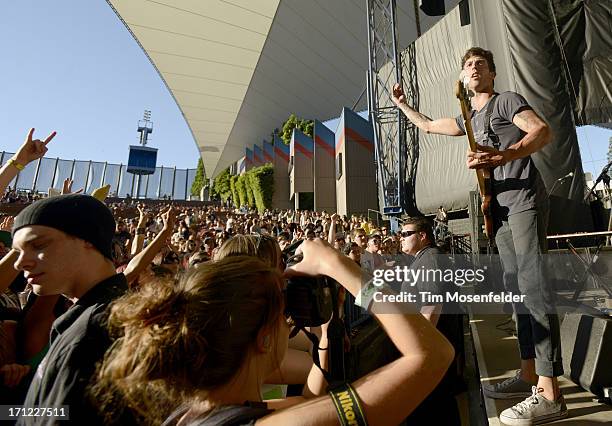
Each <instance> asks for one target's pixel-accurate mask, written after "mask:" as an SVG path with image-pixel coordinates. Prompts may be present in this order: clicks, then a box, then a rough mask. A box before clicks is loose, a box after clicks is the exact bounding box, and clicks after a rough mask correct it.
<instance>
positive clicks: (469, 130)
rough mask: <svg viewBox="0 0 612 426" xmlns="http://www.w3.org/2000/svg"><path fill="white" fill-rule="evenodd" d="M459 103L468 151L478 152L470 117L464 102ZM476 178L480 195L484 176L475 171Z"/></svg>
mask: <svg viewBox="0 0 612 426" xmlns="http://www.w3.org/2000/svg"><path fill="white" fill-rule="evenodd" d="M460 103H461V115H462V116H463V124H464V126H465V134H466V136H467V138H468V143H469V145H470V150H471V151H473V152H476V151H477V150H478V145H477V144H476V139H474V130H473V129H472V119H471V117H470V113H469V109H468V106H467V105H466V103H465V101H460ZM476 177H477V179H478V189H479V190H480V194H484V193H485V182H484V176H483V174H482V171H481V170H478V169H477V170H476Z"/></svg>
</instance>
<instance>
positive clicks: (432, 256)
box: [402, 245, 463, 392]
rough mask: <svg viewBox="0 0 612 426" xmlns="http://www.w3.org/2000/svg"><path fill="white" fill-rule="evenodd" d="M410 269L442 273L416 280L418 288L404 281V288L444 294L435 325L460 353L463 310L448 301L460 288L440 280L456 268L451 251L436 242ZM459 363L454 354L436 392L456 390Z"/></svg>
mask: <svg viewBox="0 0 612 426" xmlns="http://www.w3.org/2000/svg"><path fill="white" fill-rule="evenodd" d="M410 269H413V270H418V269H422V270H423V271H426V270H429V271H441V272H442V274H441V275H440V274H435V273H431V274H429V275H428V279H426V280H425V279H424V280H419V281H417V282H416V283H415V286H414V287H415V288H409V286H410V284H409V283H404V284H402V291H408V292H410V293H415V290H416V292H429V293H431V294H435V295H442V296H444V300H445V302H444V303H442V310H441V312H440V316H439V318H438V323H437V324H436V328H437V329H438V330H439V331H440V333H442V334H443V335H444V337H446V338H447V339H448V340H449V342H451V344H452V345H453V347H454V348H455V353H456V354H460V353H461V352H463V326H462V323H461V321H462V319H461V314H460V312H461V310H460V307H459V305H458V304H457V303H456V302H449V301H447V299H446V292H456V291H459V287H457V286H456V285H455V284H454V283H452V282H446V281H444V279H440V278H441V277H442V278H443V277H444V275H445V272H446V271H449V270H453V269H454V268H453V266H452V264H451V262H450V259H449V257H448V254H446V253H444V252H443V251H442V250H440V249H439V248H438V247H436V246H434V245H431V246H429V247H425V248H423V249H422V250H421V251H419V252H418V253H417V254H416V256H415V258H414V261H413V262H412V264H411V265H410ZM419 294H420V293H417V295H419ZM418 304H419V306H421V307H422V306H427V305H434V304H437V303H427V301H425V302H423V301H421V300H420V299H419V302H418ZM456 363H457V358H456V356H455V360H453V363H452V364H451V366H450V367H449V369H448V371H447V372H446V374H445V376H444V378H443V379H442V381H441V382H440V384H439V385H438V386H437V387H436V391H438V392H453V391H454V390H455V389H456V385H457V381H458V377H457V373H456V371H457V364H456Z"/></svg>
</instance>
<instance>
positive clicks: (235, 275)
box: [0, 48, 568, 425]
mask: <svg viewBox="0 0 612 426" xmlns="http://www.w3.org/2000/svg"><path fill="white" fill-rule="evenodd" d="M462 69H463V72H464V73H465V75H467V77H468V81H469V82H470V83H469V84H470V90H472V91H473V92H474V93H475V95H474V97H473V98H472V107H473V108H474V109H475V111H474V123H475V124H474V127H475V128H476V129H477V130H478V131H479V133H478V134H479V136H483V135H484V136H485V137H484V138H483V139H481V140H479V142H481V143H482V145H481V146H480V148H481V149H482V150H481V151H479V152H471V151H470V152H468V167H470V168H476V169H478V168H482V167H492V168H494V169H495V179H497V181H496V182H498V183H500V182H501V184H503V182H504V180H506V178H508V179H510V180H512V179H519V178H521V179H525V180H527V181H529V185H527V186H525V187H523V186H521V187H516V186H511V187H509V188H506V187H503V185H501V184H499V185H498V186H497V187H496V189H495V190H496V191H497V192H496V193H495V197H496V198H495V202H494V203H493V210H497V213H498V215H497V218H498V221H499V223H497V224H496V231H495V232H496V234H495V240H496V243H497V246H498V247H499V251H500V255H502V263H503V265H502V266H503V269H504V283H505V285H506V286H507V288H512V286H513V285H514V286H515V287H516V286H518V287H519V288H520V289H522V290H527V295H528V296H529V298H528V299H526V302H525V307H523V309H524V310H523V311H522V312H524V313H521V314H517V328H518V339H519V342H520V350H521V352H520V355H521V370H520V371H519V372H518V373H517V375H516V377H515V378H512V379H509V380H506V381H504V382H501V383H498V384H496V385H495V386H492V387H486V388H484V389H483V390H484V393H485V395H487V396H488V397H491V398H512V397H516V396H527V399H526V400H525V401H523V402H520V403H518V404H516V405H515V406H513V407H511V408H509V409H507V410H505V411H504V412H502V413H501V415H500V418H501V420H502V421H503V422H504V423H506V424H532V423H538V422H548V421H552V420H555V419H558V418H562V417H565V416H567V414H568V412H567V408H566V407H565V402H564V400H563V397H562V395H561V393H560V390H559V386H558V382H557V377H558V376H559V375H561V374H562V364H561V356H560V341H559V326H558V319H557V318H556V316H555V315H550V314H546V312H550V311H549V310H547V309H546V308H547V306H546V303H547V300H548V299H547V294H548V291H549V289H548V288H547V287H544V284H543V283H545V282H546V280H544V279H540V278H543V276H542V275H543V274H544V270H543V268H542V267H541V266H540V265H539V264H538V259H539V258H540V254H541V253H542V252H544V251H545V246H544V243H545V230H546V218H547V211H546V205H545V204H542V200H541V197H540V196H541V194H542V191H541V188H542V187H543V183H542V180H541V177H540V175H539V173H538V171H537V169H536V168H535V165H534V164H533V162H532V160H531V158H530V154H531V153H533V152H535V151H537V150H539V149H540V148H542V147H543V146H544V145H546V144H547V143H548V142H549V140H550V135H549V129H548V127H547V126H546V124H545V123H544V122H543V121H542V120H541V119H540V118H539V117H538V116H537V114H536V113H535V112H534V111H533V109H532V108H531V107H530V106H529V105H528V104H527V102H526V101H525V100H524V99H523V98H522V97H521V96H520V95H518V94H516V93H512V92H505V93H503V94H500V95H497V94H496V93H495V92H494V90H493V81H494V78H495V65H494V62H493V56H492V54H491V52H488V51H486V50H483V49H480V48H472V49H470V50H468V52H466V54H465V56H464V57H463V58H462ZM393 101H394V102H395V104H396V105H397V107H398V108H399V109H400V110H401V111H403V113H404V114H405V115H406V116H407V117H408V119H409V120H410V121H412V122H413V123H414V124H415V125H416V126H418V127H419V128H421V129H422V130H424V131H427V132H428V133H429V132H432V133H441V134H446V135H451V136H460V135H464V134H465V132H466V130H465V128H464V127H463V126H464V122H463V120H461V119H460V117H459V118H457V119H452V118H447V119H438V120H431V119H430V118H428V117H426V116H424V115H422V114H421V113H419V112H418V111H416V110H415V109H413V108H412V107H411V106H410V105H408V104H407V103H406V96H405V94H404V92H403V90H402V88H401V86H400V85H399V84H398V85H396V86H395V87H394V88H393ZM489 119H490V120H491V123H495V126H492V125H491V124H489ZM478 120H480V121H478ZM500 123H501V124H500ZM483 126H484V127H483ZM491 126H492V127H495V128H496V129H497V130H495V129H493V130H492V129H490V128H489V127H491ZM491 132H493V135H494V136H497V135H496V133H495V132H498V133H499V135H498V136H499V137H498V138H493V139H494V141H495V143H496V145H494V147H491V146H488V145H487V144H488V142H490V140H489V136H490V135H491ZM54 137H55V132H53V133H51V134H50V135H49V136H47V138H45V139H44V140H39V139H35V138H34V129H31V130H30V131H29V133H28V135H27V137H26V141H25V143H24V144H23V145H22V146H21V147H20V148H19V149H18V150H17V151H16V154H15V155H14V156H13V157H12V158H11V159H9V160H8V162H7V163H6V164H4V165H3V166H2V168H1V169H0V193H2V194H4V192H5V189H6V188H7V186H8V184H9V182H11V181H12V180H13V179H14V178H15V176H16V175H17V173H19V172H20V171H21V170H23V169H24V168H25V166H26V165H27V164H29V163H31V162H32V161H35V160H37V159H39V158H41V157H42V156H43V155H44V154H45V153H46V152H47V149H48V148H47V145H48V144H49V143H50V142H51V141H52V140H53V139H54ZM502 147H503V149H501V148H502ZM523 175H524V176H523ZM104 199H105V194H104V191H101V192H96V191H94V193H93V194H92V195H82V194H78V193H72V190H71V182H70V181H69V180H67V181H66V182H65V184H64V189H63V191H62V193H61V194H60V195H56V196H50V197H48V198H45V199H42V200H39V201H36V202H32V203H29V205H28V206H27V207H25V208H24V209H23V210H22V211H21V212H19V214H17V215H16V216H15V217H13V216H6V217H4V218H3V219H2V222H1V226H2V230H3V234H2V241H3V242H2V244H3V250H4V253H2V254H3V256H2V257H1V259H0V292H1V297H2V299H1V305H0V307H1V308H2V311H1V315H2V317H1V320H2V322H1V327H0V343H2V344H1V346H0V348H1V351H0V386H1V387H0V389H1V392H2V395H1V397H2V398H1V399H2V400H3V401H10V402H11V403H13V404H15V405H16V406H17V405H21V404H23V406H24V407H46V408H51V409H52V413H51V414H46V417H36V416H24V415H22V416H20V417H18V419H17V423H18V424H46V423H53V422H54V418H53V416H55V417H60V416H62V415H63V412H62V411H61V407H69V416H70V419H71V420H72V421H73V422H75V423H77V424H88V423H94V424H100V423H105V424H134V423H145V424H164V425H196V424H197V425H213V424H239V425H247V424H249V425H251V424H255V422H257V424H261V425H266V424H271V425H276V424H279V425H286V424H308V425H326V424H330V425H332V424H337V423H338V422H339V420H341V421H342V424H367V422H370V423H373V424H389V425H395V424H399V423H400V422H402V421H405V420H406V421H407V423H408V424H445V425H454V424H460V419H459V416H458V413H457V407H456V403H455V401H454V399H453V398H452V379H453V376H454V375H455V374H456V369H455V368H452V367H451V365H456V358H455V353H456V352H458V351H460V350H461V348H460V345H459V341H462V331H461V328H460V327H458V324H460V319H459V316H460V315H459V314H457V313H455V314H452V313H450V311H449V306H447V305H444V304H443V303H437V302H435V301H434V302H431V303H425V302H423V303H420V304H417V306H416V307H417V308H418V312H406V311H405V310H404V309H402V307H401V306H399V305H398V304H385V305H384V306H383V304H382V303H381V302H379V301H377V300H376V299H375V298H374V297H373V294H374V290H373V289H374V284H373V278H372V274H373V272H374V271H376V270H378V269H380V268H385V267H386V266H389V265H395V264H401V263H405V264H411V265H412V267H414V268H417V267H418V268H434V269H436V268H437V269H441V268H442V265H440V264H437V262H439V261H440V256H438V255H439V254H440V252H439V249H438V248H436V245H435V240H436V236H435V233H434V229H433V227H432V224H431V223H430V222H429V221H428V220H427V219H425V218H422V217H415V218H409V219H408V220H405V221H404V222H403V223H402V227H401V230H398V231H397V232H391V230H390V229H389V228H387V227H386V226H374V225H373V224H372V223H371V222H369V221H367V220H364V218H360V217H357V216H352V217H341V216H339V215H337V214H328V213H325V212H308V211H303V212H299V211H287V210H285V211H266V212H261V213H256V212H246V213H245V212H239V211H235V210H232V209H228V208H224V207H221V206H220V205H209V206H202V207H193V206H172V205H169V203H164V202H161V203H158V204H157V205H151V204H147V205H142V204H138V203H137V202H136V201H134V200H132V201H130V203H125V202H122V203H118V204H110V205H106V204H104V202H103V201H104ZM440 210H441V211H439V212H438V213H439V215H438V231H437V232H436V233H438V234H440V233H444V232H443V231H444V229H445V227H446V223H447V221H448V217H447V214H446V212H445V211H442V210H443V209H440ZM543 236H544V237H543ZM298 245H299V246H298ZM294 251H295V252H296V255H294V256H292V259H293V260H294V261H293V262H291V264H290V265H289V266H287V265H288V259H287V257H288V256H289V255H290V254H293V252H294ZM296 259H297V261H296ZM512 259H514V263H512V262H511V260H512ZM295 275H308V276H322V275H324V276H328V277H330V278H332V279H333V280H335V281H336V282H337V283H339V285H340V286H341V287H342V288H343V289H344V292H347V293H349V294H351V295H352V296H353V297H354V299H352V300H355V303H356V304H358V305H359V306H361V307H362V308H363V309H365V310H367V311H368V312H370V313H371V315H372V316H373V317H374V318H376V319H377V320H378V322H379V323H380V324H381V325H382V329H383V330H384V331H385V332H386V333H387V335H388V337H389V339H390V340H391V341H392V343H393V344H394V346H395V347H396V348H397V351H398V355H397V358H396V359H395V360H394V361H393V362H391V363H389V364H387V365H384V366H382V367H380V368H377V369H375V370H373V371H370V372H368V373H367V374H366V375H365V376H363V377H361V378H359V379H357V380H355V381H353V382H352V383H342V384H341V386H340V387H333V388H332V389H328V385H330V383H329V382H328V381H327V378H328V375H327V374H325V372H324V371H325V368H327V366H328V362H329V359H328V351H327V349H328V345H329V341H328V336H327V327H328V326H329V324H328V323H324V324H322V325H321V326H320V327H312V328H311V329H309V330H307V329H306V328H305V327H297V326H296V322H295V320H294V318H293V317H292V312H293V311H292V310H291V309H290V307H291V306H290V305H289V302H288V301H289V300H290V299H289V297H288V293H289V292H288V291H287V287H286V286H287V278H290V277H292V276H295ZM399 284H400V289H401V290H403V289H404V284H405V283H399ZM428 284H432V286H431V287H428V289H429V290H433V289H435V290H436V291H440V292H442V291H444V285H443V283H436V282H434V283H428ZM418 285H421V284H417V286H418ZM376 287H377V288H376V289H377V292H378V293H379V294H383V295H386V296H390V297H392V296H394V295H395V294H396V290H397V288H394V287H393V286H385V285H382V286H376ZM535 290H537V291H535ZM339 293H342V292H339ZM332 300H334V299H332ZM337 300H338V303H339V304H340V303H341V302H340V301H341V300H342V297H340V295H339V296H338V297H337ZM515 309H516V306H515ZM337 312H338V311H337ZM334 315H335V314H334ZM339 316H340V317H341V315H339ZM336 319H340V318H336ZM333 320H334V317H332V318H331V321H333ZM313 336H314V337H313ZM457 337H458V338H457ZM311 356H312V358H311ZM313 359H314V360H317V362H314V363H313ZM317 364H318V365H317ZM320 367H321V368H322V369H321V368H320ZM449 367H450V368H449ZM266 384H298V385H301V386H302V389H301V392H299V395H296V396H295V397H290V398H278V399H273V400H266V401H265V402H264V401H262V389H264V386H265V385H266ZM532 385H535V386H533V387H532ZM53 409H55V410H56V411H55V412H53ZM366 421H367V422H366Z"/></svg>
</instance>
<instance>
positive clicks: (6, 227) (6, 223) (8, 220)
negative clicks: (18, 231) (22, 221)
mask: <svg viewBox="0 0 612 426" xmlns="http://www.w3.org/2000/svg"><path fill="white" fill-rule="evenodd" d="M14 221H15V218H14V217H13V216H5V217H4V218H3V219H2V222H1V223H0V231H8V232H11V230H12V229H13V222H14Z"/></svg>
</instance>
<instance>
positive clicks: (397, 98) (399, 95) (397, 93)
mask: <svg viewBox="0 0 612 426" xmlns="http://www.w3.org/2000/svg"><path fill="white" fill-rule="evenodd" d="M391 100H392V101H393V103H394V104H395V105H397V106H398V107H399V106H400V105H401V104H405V103H406V94H405V93H404V89H402V86H401V85H400V84H399V83H395V84H394V85H393V93H392V94H391Z"/></svg>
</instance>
